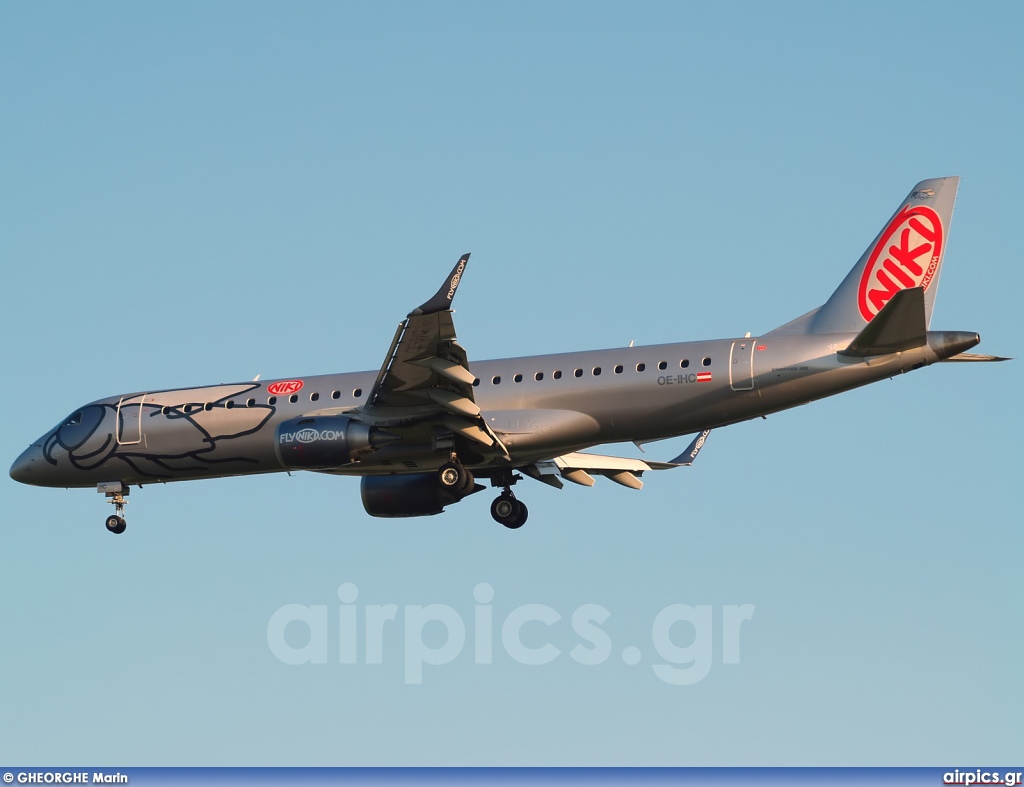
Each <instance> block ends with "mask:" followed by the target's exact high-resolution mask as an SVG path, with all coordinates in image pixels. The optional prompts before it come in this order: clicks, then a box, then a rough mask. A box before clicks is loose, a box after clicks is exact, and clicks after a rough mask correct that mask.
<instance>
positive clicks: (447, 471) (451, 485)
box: [437, 462, 468, 492]
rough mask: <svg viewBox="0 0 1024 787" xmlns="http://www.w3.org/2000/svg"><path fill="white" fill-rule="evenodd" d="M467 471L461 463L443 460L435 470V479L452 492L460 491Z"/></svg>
mask: <svg viewBox="0 0 1024 787" xmlns="http://www.w3.org/2000/svg"><path fill="white" fill-rule="evenodd" d="M467 474H468V471H467V470H466V468H464V467H463V466H462V465H457V464H455V462H445V463H444V464H443V465H441V469H440V470H438V471H437V480H438V481H439V482H440V484H441V486H442V487H444V488H445V489H448V490H450V491H452V492H460V491H461V490H462V487H463V485H464V484H465V483H466V475H467Z"/></svg>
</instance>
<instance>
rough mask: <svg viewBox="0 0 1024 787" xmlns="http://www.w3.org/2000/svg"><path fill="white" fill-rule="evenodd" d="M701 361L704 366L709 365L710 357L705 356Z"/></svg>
mask: <svg viewBox="0 0 1024 787" xmlns="http://www.w3.org/2000/svg"><path fill="white" fill-rule="evenodd" d="M701 363H702V364H703V365H704V366H711V359H710V358H705V359H704V360H703V361H701Z"/></svg>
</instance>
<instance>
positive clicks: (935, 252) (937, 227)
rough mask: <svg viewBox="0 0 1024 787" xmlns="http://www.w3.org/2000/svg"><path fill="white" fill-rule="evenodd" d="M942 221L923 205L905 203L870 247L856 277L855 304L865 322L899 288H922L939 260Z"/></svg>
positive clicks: (933, 274) (929, 281)
mask: <svg viewBox="0 0 1024 787" xmlns="http://www.w3.org/2000/svg"><path fill="white" fill-rule="evenodd" d="M942 242H943V238H942V220H941V219H940V218H939V214H938V213H936V212H935V211H934V210H932V209H931V208H929V207H927V206H925V205H914V206H911V205H905V206H904V207H903V209H902V210H900V212H899V213H897V214H896V215H895V216H894V217H893V219H892V221H890V222H889V226H887V227H886V228H885V230H884V231H883V232H882V237H880V238H879V239H878V243H876V244H875V248H874V249H872V250H871V256H870V257H868V264H867V266H866V267H865V268H864V274H863V275H862V276H861V279H860V289H859V290H858V292H857V304H858V306H860V315H861V317H863V318H864V319H865V320H866V321H867V322H871V319H872V318H873V317H874V316H875V315H876V314H878V312H880V311H881V310H882V307H883V306H885V304H886V303H888V302H889V299H890V298H891V297H892V296H893V295H895V294H896V293H897V292H899V291H900V290H907V289H910V288H911V287H924V289H926V290H927V289H928V285H929V284H931V283H932V279H933V278H935V271H936V270H938V267H939V260H940V259H942Z"/></svg>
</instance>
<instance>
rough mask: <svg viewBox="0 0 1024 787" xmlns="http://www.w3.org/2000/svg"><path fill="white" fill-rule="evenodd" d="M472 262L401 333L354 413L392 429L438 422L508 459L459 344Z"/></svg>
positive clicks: (456, 272)
mask: <svg viewBox="0 0 1024 787" xmlns="http://www.w3.org/2000/svg"><path fill="white" fill-rule="evenodd" d="M468 262H469V255H468V254H464V255H462V257H461V258H460V259H459V261H458V262H457V263H456V264H455V267H454V268H453V269H452V272H451V273H450V274H449V275H448V277H447V278H446V279H445V281H444V284H442V285H441V287H440V289H439V290H438V291H437V293H436V294H435V295H434V297H432V298H431V299H430V300H428V301H427V302H426V303H424V304H423V305H422V306H420V307H419V308H417V309H414V310H413V311H412V312H410V313H409V315H408V317H406V319H405V320H403V321H402V323H401V324H400V325H399V326H398V330H397V331H396V332H395V337H394V339H393V340H392V342H391V347H390V349H389V350H388V353H387V356H386V357H385V359H384V364H383V365H382V366H381V369H380V372H379V374H378V375H377V379H376V381H375V382H374V384H373V388H372V389H371V390H370V393H369V394H368V396H367V399H366V404H364V405H363V406H362V407H360V408H358V409H357V410H356V411H354V412H353V413H352V414H353V415H359V416H362V417H363V418H365V419H366V420H368V421H371V422H374V423H377V424H387V425H388V427H389V428H394V427H396V426H399V427H400V426H402V425H408V424H414V423H415V424H420V425H423V424H426V423H435V424H438V425H442V426H443V427H444V428H445V429H446V430H450V431H451V432H453V433H455V434H458V435H460V436H461V437H463V438H465V439H467V440H470V441H472V442H474V443H476V444H477V445H476V446H475V449H476V450H481V449H484V450H487V449H490V450H493V451H496V452H497V453H499V454H501V455H505V456H507V455H508V452H507V451H506V450H505V447H504V445H502V443H501V441H500V440H499V439H498V437H497V436H496V435H495V434H494V432H493V431H492V430H491V429H490V428H489V427H488V426H487V424H486V422H485V421H484V419H483V418H482V417H481V416H480V408H479V407H477V405H476V402H475V400H474V395H473V381H474V380H475V379H476V378H475V376H474V375H473V373H472V372H471V371H470V370H469V361H468V359H467V356H466V351H465V350H464V349H463V348H462V346H461V345H460V344H459V343H458V340H457V338H456V335H455V325H454V323H453V321H452V310H451V304H452V300H453V298H454V297H455V291H456V290H457V289H458V287H459V282H460V281H461V279H462V274H463V272H464V271H465V269H466V265H467V263H468Z"/></svg>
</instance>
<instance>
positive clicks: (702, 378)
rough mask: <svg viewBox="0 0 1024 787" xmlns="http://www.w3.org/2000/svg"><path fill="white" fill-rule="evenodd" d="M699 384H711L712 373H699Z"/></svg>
mask: <svg viewBox="0 0 1024 787" xmlns="http://www.w3.org/2000/svg"><path fill="white" fill-rule="evenodd" d="M697 382H698V383H710V382H711V372H697Z"/></svg>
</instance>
